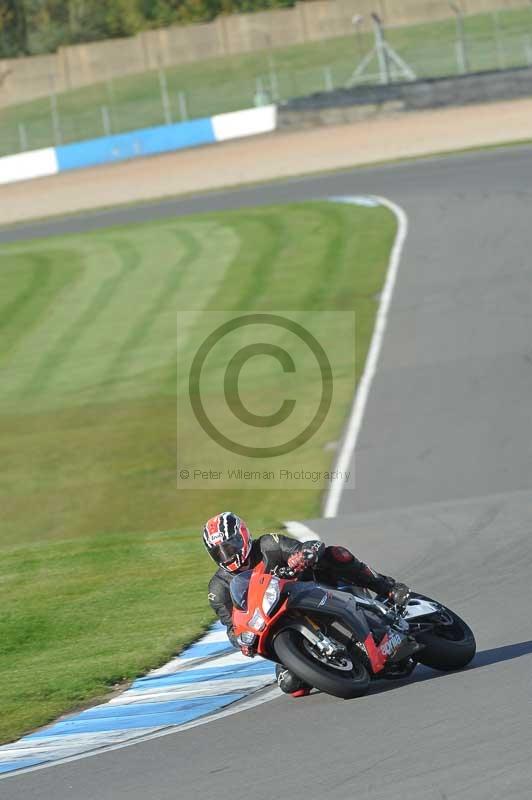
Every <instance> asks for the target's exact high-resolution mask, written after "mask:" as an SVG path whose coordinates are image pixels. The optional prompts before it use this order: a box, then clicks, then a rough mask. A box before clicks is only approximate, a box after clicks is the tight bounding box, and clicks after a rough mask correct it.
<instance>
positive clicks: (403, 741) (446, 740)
mask: <svg viewBox="0 0 532 800" xmlns="http://www.w3.org/2000/svg"><path fill="white" fill-rule="evenodd" d="M531 177H532V149H531V148H512V149H508V150H503V151H493V152H483V153H478V154H466V155H460V156H456V157H448V158H444V159H430V160H425V161H420V162H415V163H408V164H407V163H405V164H399V165H394V166H389V167H380V168H372V169H361V170H352V171H347V172H342V173H336V174H330V175H323V176H320V177H309V178H301V179H292V180H290V181H286V182H283V183H277V184H272V185H270V186H264V187H254V188H248V189H244V190H242V191H234V192H226V193H214V194H210V195H203V196H201V197H197V198H189V199H184V200H173V201H164V202H162V203H158V204H150V205H148V206H139V207H133V208H128V209H120V210H113V211H109V212H101V213H99V214H93V215H88V216H86V217H84V218H74V217H73V218H71V219H69V220H65V221H63V222H59V223H44V224H42V225H32V226H25V227H24V228H20V229H18V231H17V232H16V234H15V235H17V236H18V237H19V238H23V237H25V236H38V235H48V234H51V233H54V232H56V233H60V232H65V231H67V230H79V229H87V228H93V227H99V226H101V225H115V224H119V223H124V222H127V221H138V220H141V219H146V218H157V217H162V216H169V215H172V214H185V213H193V212H196V211H206V210H211V209H215V208H233V207H239V206H246V205H256V204H259V203H272V202H283V201H291V200H302V199H309V198H318V197H325V196H328V195H340V194H364V193H370V194H379V195H383V196H385V197H388V198H389V199H391V200H393V201H394V202H396V203H398V204H399V205H401V206H402V207H403V208H404V209H405V211H406V212H407V214H408V216H409V220H410V232H409V236H408V239H407V242H406V246H405V249H404V252H403V257H402V261H401V265H400V268H399V275H398V281H397V286H396V291H395V295H394V298H393V301H392V306H391V312H390V317H389V322H388V328H387V331H386V335H385V339H384V345H383V349H382V352H381V357H380V360H379V365H378V370H377V374H376V377H375V380H374V382H373V386H372V389H371V392H370V396H369V403H368V406H367V409H366V414H365V418H364V423H363V426H362V430H361V435H360V437H359V439H358V444H357V451H356V454H355V459H354V467H355V469H356V488H355V490H353V491H346V492H345V493H344V495H343V496H342V501H341V504H340V510H339V517H338V518H336V519H333V520H315V521H310V522H309V523H308V524H309V525H310V527H312V528H314V529H315V530H317V531H318V532H319V533H320V535H321V536H322V537H323V538H324V539H326V540H327V541H329V542H337V543H340V544H346V545H348V546H350V547H351V548H352V549H353V550H354V551H355V552H356V553H357V554H358V555H359V556H360V557H361V558H364V559H366V560H368V561H369V562H370V563H371V564H373V565H374V566H375V567H376V568H377V569H379V570H382V571H384V572H387V573H388V574H392V575H394V576H396V577H399V578H401V579H403V580H405V581H407V582H409V583H410V584H411V585H412V586H413V587H414V588H416V589H417V590H418V591H421V592H423V593H425V594H428V595H430V596H434V597H436V598H437V599H440V600H442V601H443V602H446V603H448V604H449V605H451V606H452V607H453V608H454V609H455V610H456V611H457V612H458V613H460V614H461V615H462V616H463V617H464V618H465V619H467V620H468V621H469V622H470V624H471V625H472V627H473V629H474V630H475V633H476V635H477V642H478V651H479V652H478V655H477V657H476V659H475V661H474V663H473V665H472V666H471V667H470V668H468V669H466V670H464V671H462V672H460V673H453V674H446V675H442V674H440V673H436V672H433V671H431V670H428V669H419V671H418V672H416V674H415V675H414V677H413V678H412V679H410V680H409V681H406V682H401V683H397V684H396V683H384V682H382V683H381V682H379V683H376V684H375V685H374V686H373V687H372V690H371V692H370V693H369V694H368V695H367V696H366V697H364V698H362V699H359V700H354V701H341V700H336V699H334V698H330V697H327V696H323V695H320V694H315V695H311V696H310V697H308V698H304V699H300V700H293V699H291V698H286V697H280V698H279V699H276V700H273V701H271V702H268V703H266V704H264V705H261V706H258V707H256V708H253V709H250V710H246V711H243V712H241V713H238V714H235V715H233V716H229V717H227V718H224V719H221V720H217V721H212V722H210V723H208V724H206V725H202V726H200V727H196V728H192V729H190V730H187V731H183V732H178V733H175V734H172V735H168V736H164V737H161V738H158V739H152V740H149V741H145V742H143V743H139V744H137V745H134V746H131V747H128V748H125V749H121V750H116V751H111V752H107V753H101V754H99V755H96V756H94V757H91V758H86V759H82V760H79V761H74V762H71V763H68V764H63V765H57V766H53V767H50V768H47V769H44V770H40V771H34V772H29V773H26V774H22V775H19V776H13V777H10V778H8V779H6V780H3V781H0V796H1V797H2V798H4V797H5V798H6V800H37V798H38V800H66V798H72V800H96V799H98V800H122V798H129V800H141V798H142V799H143V800H144V799H145V798H149V800H167V799H168V800H170V798H172V800H173V799H174V798H186V799H187V800H188V798H201V799H202V800H211V798H212V799H213V800H214V798H216V799H217V800H218V798H220V797H222V798H231V800H241V799H242V800H243V799H244V798H246V800H247V799H248V798H256V799H257V800H266V799H268V800H270V798H272V797H280V796H282V797H290V798H291V800H303V798H305V800H318V798H322V797H328V798H331V800H340V798H351V797H352V798H357V799H358V798H360V799H361V800H366V799H367V800H370V799H371V800H385V798H394V799H395V800H396V799H397V798H400V800H403V798H404V799H405V800H407V798H408V800H450V798H457V799H458V798H460V800H496V799H497V800H499V798H502V797H505V798H519V799H521V798H522V799H523V800H524V799H525V798H529V797H530V793H531V790H530V787H531V786H532V759H531V758H530V754H531V749H532V725H531V719H532V713H531V712H532V624H531V621H530V611H529V608H530V574H531V572H532V537H531V534H532V402H531V399H532V266H531V263H530V254H531V253H532V224H531V223H532V194H531V187H532V180H531ZM13 235H14V231H10V232H7V233H6V232H3V233H0V241H2V240H3V241H6V240H7V238H12V237H13ZM250 522H252V520H250Z"/></svg>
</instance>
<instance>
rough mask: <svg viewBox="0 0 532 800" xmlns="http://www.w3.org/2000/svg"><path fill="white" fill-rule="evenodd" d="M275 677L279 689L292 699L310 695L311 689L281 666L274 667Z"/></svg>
mask: <svg viewBox="0 0 532 800" xmlns="http://www.w3.org/2000/svg"><path fill="white" fill-rule="evenodd" d="M275 677H276V678H277V685H278V687H279V689H280V690H281V691H282V692H284V693H285V694H290V695H292V697H306V696H307V695H308V694H310V691H311V688H312V687H311V686H309V685H308V684H307V683H304V682H303V681H302V680H300V678H298V677H297V675H294V673H293V672H290V670H289V669H287V668H286V667H283V666H282V665H281V664H276V665H275Z"/></svg>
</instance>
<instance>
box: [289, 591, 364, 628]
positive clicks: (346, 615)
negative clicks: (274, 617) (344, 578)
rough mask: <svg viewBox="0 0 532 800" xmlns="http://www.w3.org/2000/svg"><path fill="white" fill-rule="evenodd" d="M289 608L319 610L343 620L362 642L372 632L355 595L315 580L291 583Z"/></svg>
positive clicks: (309, 610)
mask: <svg viewBox="0 0 532 800" xmlns="http://www.w3.org/2000/svg"><path fill="white" fill-rule="evenodd" d="M287 610H294V611H295V610H297V611H307V612H316V611H318V612H319V613H321V614H324V615H327V616H331V617H333V618H335V619H337V620H339V621H341V622H343V623H344V624H345V625H346V626H347V628H348V629H349V630H350V631H352V632H353V634H354V636H355V638H356V639H358V641H359V642H360V643H363V642H364V641H365V640H366V638H367V637H368V635H370V634H371V630H370V627H369V625H368V623H367V620H366V618H365V616H364V614H363V613H362V612H361V610H360V609H359V608H358V605H357V601H356V599H355V598H354V597H353V595H351V594H346V593H345V592H339V591H337V590H336V589H330V588H329V587H328V586H323V585H321V584H319V583H314V582H313V581H300V582H298V583H294V584H291V585H290V590H289V593H288V597H287Z"/></svg>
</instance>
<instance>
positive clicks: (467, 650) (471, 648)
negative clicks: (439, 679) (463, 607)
mask: <svg viewBox="0 0 532 800" xmlns="http://www.w3.org/2000/svg"><path fill="white" fill-rule="evenodd" d="M420 596H421V595H420ZM441 608H442V619H443V620H444V624H441V625H435V626H434V629H433V630H432V631H429V632H427V633H424V634H423V635H422V636H419V637H418V641H419V642H420V643H421V644H424V645H425V647H424V648H423V650H421V651H420V652H419V654H418V655H416V661H418V662H419V663H420V664H424V665H425V666H426V667H432V669H438V670H441V671H442V672H447V671H451V670H454V669H463V668H464V667H466V666H467V665H468V664H469V662H470V661H472V660H473V658H474V656H475V653H476V649H477V646H476V642H475V637H474V635H473V631H472V630H471V628H470V627H469V625H468V624H467V623H466V622H464V620H463V619H461V618H460V617H459V616H458V614H455V613H454V611H451V609H450V608H445V606H442V607H441Z"/></svg>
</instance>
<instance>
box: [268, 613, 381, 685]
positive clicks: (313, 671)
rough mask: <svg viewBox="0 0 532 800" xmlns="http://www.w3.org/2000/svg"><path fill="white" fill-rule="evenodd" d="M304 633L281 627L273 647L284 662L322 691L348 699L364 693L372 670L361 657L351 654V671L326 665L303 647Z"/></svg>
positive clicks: (291, 669) (306, 681)
mask: <svg viewBox="0 0 532 800" xmlns="http://www.w3.org/2000/svg"><path fill="white" fill-rule="evenodd" d="M303 638H304V637H303V634H301V633H299V631H295V630H293V629H291V628H287V629H286V630H284V631H281V632H280V633H279V634H278V635H277V636H276V638H275V642H274V645H273V646H274V649H275V653H276V655H277V658H278V659H279V661H281V663H283V664H284V665H285V667H288V669H289V670H290V671H291V672H294V673H295V674H296V675H297V676H298V677H299V678H301V680H302V681H304V682H305V683H306V684H308V685H309V686H315V687H316V689H319V690H320V691H321V692H326V693H327V694H332V695H333V696H334V697H342V698H343V699H344V700H349V699H351V698H353V697H361V696H362V695H363V694H365V693H366V692H367V690H368V687H369V682H370V678H369V673H368V671H367V669H366V667H365V666H364V665H363V664H362V663H360V661H358V660H356V659H355V658H352V662H353V669H352V670H350V671H349V672H344V671H339V670H335V669H334V667H327V666H325V665H324V664H322V663H321V662H320V661H318V660H316V659H314V658H313V657H312V655H311V654H310V653H309V652H308V651H307V650H306V649H304V648H303Z"/></svg>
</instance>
